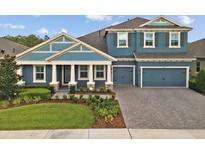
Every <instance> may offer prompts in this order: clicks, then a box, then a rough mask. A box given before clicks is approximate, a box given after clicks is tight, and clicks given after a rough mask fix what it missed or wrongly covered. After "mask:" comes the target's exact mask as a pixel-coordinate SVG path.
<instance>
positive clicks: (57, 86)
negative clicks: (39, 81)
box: [49, 82, 59, 91]
mask: <svg viewBox="0 0 205 154" xmlns="http://www.w3.org/2000/svg"><path fill="white" fill-rule="evenodd" d="M49 85H50V86H52V87H54V91H57V90H58V89H59V82H50V83H49Z"/></svg>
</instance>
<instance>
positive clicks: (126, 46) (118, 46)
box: [114, 32, 128, 48]
mask: <svg viewBox="0 0 205 154" xmlns="http://www.w3.org/2000/svg"><path fill="white" fill-rule="evenodd" d="M120 33H125V34H126V45H125V46H120V45H119V35H120ZM114 41H115V40H114ZM117 48H128V32H117Z"/></svg>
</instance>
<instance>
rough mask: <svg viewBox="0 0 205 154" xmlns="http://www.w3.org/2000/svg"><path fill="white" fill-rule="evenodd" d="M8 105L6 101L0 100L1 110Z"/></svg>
mask: <svg viewBox="0 0 205 154" xmlns="http://www.w3.org/2000/svg"><path fill="white" fill-rule="evenodd" d="M8 105H9V101H8V100H0V106H1V107H2V108H7V107H8Z"/></svg>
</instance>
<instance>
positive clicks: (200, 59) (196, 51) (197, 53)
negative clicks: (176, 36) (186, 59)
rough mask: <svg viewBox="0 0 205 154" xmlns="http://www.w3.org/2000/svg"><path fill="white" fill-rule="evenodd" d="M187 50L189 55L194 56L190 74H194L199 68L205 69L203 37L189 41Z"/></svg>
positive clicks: (204, 43)
mask: <svg viewBox="0 0 205 154" xmlns="http://www.w3.org/2000/svg"><path fill="white" fill-rule="evenodd" d="M189 50H190V53H191V55H193V57H194V58H196V60H195V61H193V63H192V75H193V76H196V74H197V73H198V72H199V71H200V70H205V39H201V40H198V41H195V42H192V43H190V44H189Z"/></svg>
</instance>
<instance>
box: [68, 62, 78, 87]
mask: <svg viewBox="0 0 205 154" xmlns="http://www.w3.org/2000/svg"><path fill="white" fill-rule="evenodd" d="M68 85H69V87H70V86H76V85H77V82H75V65H74V64H72V65H71V67H70V82H69V83H68Z"/></svg>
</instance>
